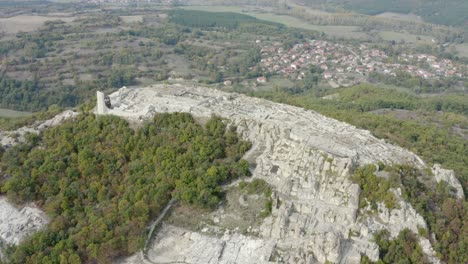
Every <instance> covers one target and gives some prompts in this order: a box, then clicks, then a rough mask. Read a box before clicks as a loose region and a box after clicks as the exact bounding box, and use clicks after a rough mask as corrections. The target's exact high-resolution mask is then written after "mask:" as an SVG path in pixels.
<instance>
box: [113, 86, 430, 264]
mask: <svg viewBox="0 0 468 264" xmlns="http://www.w3.org/2000/svg"><path fill="white" fill-rule="evenodd" d="M110 98H111V101H112V105H113V106H114V109H112V110H110V111H109V114H113V115H117V116H122V117H125V118H127V119H130V120H144V119H147V118H150V117H152V116H153V115H154V114H155V113H157V112H188V113H191V114H192V115H194V116H195V117H198V118H206V117H210V116H211V115H218V116H221V117H224V118H226V119H227V120H229V121H228V122H230V124H231V125H234V126H236V127H237V131H238V132H239V133H240V135H242V137H243V138H244V139H247V140H250V141H251V142H253V147H252V149H251V150H250V151H248V152H247V153H246V155H245V156H244V158H245V159H247V160H248V161H249V162H250V163H251V164H254V169H253V177H256V178H261V179H264V180H265V181H267V182H268V183H269V184H271V185H272V186H273V188H274V190H275V191H274V194H273V201H274V202H273V209H272V215H271V216H270V217H268V218H266V219H265V220H264V222H263V224H262V225H261V227H260V230H259V231H260V232H259V235H258V236H257V237H252V236H244V235H240V234H238V235H237V236H236V237H235V239H234V238H233V237H232V236H231V237H230V238H229V239H226V238H222V239H220V238H212V237H208V236H205V235H200V234H198V235H194V233H193V232H192V231H189V230H183V229H180V228H175V227H171V228H169V231H170V230H177V232H176V231H174V232H169V231H167V230H166V229H167V227H166V229H163V232H162V233H160V234H159V235H158V237H159V238H158V239H157V240H156V242H155V243H154V247H153V251H154V252H155V253H154V254H152V255H151V254H150V255H149V257H150V259H151V260H152V261H154V262H155V263H162V262H170V261H176V262H177V261H184V262H186V263H201V262H200V261H202V262H203V261H205V263H210V261H214V260H217V261H218V262H214V263H275V262H281V263H324V262H326V261H331V262H334V263H360V259H361V255H364V254H365V255H367V256H368V257H369V258H370V259H371V260H374V261H375V260H377V259H378V256H379V250H378V247H377V245H375V243H374V242H372V235H373V233H375V232H376V231H378V230H381V229H384V228H385V229H389V230H390V231H391V233H392V234H395V233H396V234H397V233H398V232H399V230H402V229H403V228H404V227H407V228H410V229H411V230H413V231H416V232H417V228H418V226H422V227H425V226H426V224H425V222H424V220H423V219H422V217H421V216H419V215H418V214H417V213H416V212H415V211H414V209H413V208H412V207H411V206H410V205H408V204H406V203H404V202H403V200H402V199H401V197H399V193H398V192H395V193H396V195H397V196H398V197H399V198H400V203H401V207H400V209H398V210H391V211H389V210H388V209H386V208H385V209H386V210H384V208H382V213H381V214H380V215H379V217H380V218H381V219H374V218H373V217H370V216H369V217H367V218H365V217H364V218H363V219H359V220H358V219H357V214H358V201H359V193H360V190H359V187H358V186H357V185H356V184H353V183H352V182H351V181H350V179H349V176H350V174H351V172H352V170H353V169H355V168H356V167H357V166H359V165H363V164H369V163H373V164H375V163H377V162H379V161H381V162H383V163H385V164H395V163H409V164H412V165H414V166H416V167H419V168H426V167H427V166H426V164H425V163H424V162H423V161H422V160H421V159H420V158H419V157H418V156H416V155H415V154H413V153H411V152H409V151H407V150H405V149H402V148H399V147H397V146H393V145H391V144H388V143H386V142H385V141H383V140H379V139H377V138H375V137H374V136H372V135H371V134H370V133H369V132H368V131H365V130H361V129H357V128H356V127H354V126H351V125H348V124H345V123H342V122H339V121H337V120H334V119H331V118H327V117H325V116H322V115H320V114H318V113H316V112H314V111H309V110H304V109H301V108H298V107H293V106H289V105H283V104H277V103H273V102H270V101H267V100H263V99H258V98H251V97H247V96H244V95H239V94H229V93H225V92H221V91H217V90H213V89H208V88H202V87H193V86H191V87H187V86H182V85H156V86H152V87H147V88H137V89H128V88H125V89H120V90H119V91H118V92H116V93H114V94H112V95H110ZM166 231H167V232H166ZM356 232H357V235H356V234H355V233H356ZM181 234H183V235H181ZM351 234H354V235H351ZM185 235H186V236H187V237H185V238H183V236H185ZM258 241H262V243H260V244H258ZM223 243H228V244H229V243H234V244H235V245H232V247H233V248H243V247H245V246H246V245H247V248H243V250H242V252H241V251H235V250H234V251H233V252H234V253H232V254H228V255H224V253H220V248H221V245H223ZM168 244H170V245H171V246H170V247H169V246H164V245H168ZM248 245H255V246H252V247H253V248H259V249H258V250H257V252H261V254H260V253H258V254H257V253H256V252H255V251H252V250H250V246H248ZM269 245H272V246H269ZM425 246H426V249H427V250H426V251H425V252H431V249H432V248H431V247H430V244H429V246H428V245H425ZM169 248H178V250H173V251H171V250H170V249H169ZM207 248H212V249H213V250H207ZM168 250H169V251H168ZM224 250H226V248H224ZM166 252H172V253H170V254H169V253H167V254H166ZM236 252H237V253H236ZM249 252H251V253H249ZM249 254H252V255H249ZM260 255H261V256H268V257H265V258H262V259H263V260H262V261H260V260H258V259H257V261H251V258H255V257H259V256H260ZM220 256H221V258H220ZM226 256H229V257H226ZM162 257H164V259H161V258H162ZM249 258H250V259H249ZM127 263H141V262H138V261H135V260H133V261H129V262H127Z"/></svg>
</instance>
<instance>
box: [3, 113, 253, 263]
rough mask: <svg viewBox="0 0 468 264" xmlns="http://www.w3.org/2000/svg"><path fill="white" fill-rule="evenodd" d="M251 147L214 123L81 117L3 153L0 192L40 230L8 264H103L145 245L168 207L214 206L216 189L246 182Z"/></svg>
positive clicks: (167, 117)
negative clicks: (43, 221) (40, 213)
mask: <svg viewBox="0 0 468 264" xmlns="http://www.w3.org/2000/svg"><path fill="white" fill-rule="evenodd" d="M249 148H250V143H248V142H245V141H242V140H240V139H239V138H238V136H237V134H236V132H235V128H234V127H229V128H227V127H226V125H225V124H224V123H223V120H222V119H220V118H217V117H213V118H212V119H210V120H209V121H208V122H207V123H206V125H205V126H204V127H202V126H200V125H198V124H197V123H196V122H195V121H194V119H193V118H192V116H190V115H189V114H183V113H176V114H158V115H156V116H155V117H154V119H153V120H152V121H151V122H149V123H147V124H145V125H144V126H143V127H141V128H138V129H136V130H133V129H132V128H130V126H129V123H128V122H126V121H124V120H123V119H120V118H117V117H112V116H99V117H96V116H94V115H93V114H86V113H84V114H81V115H80V116H79V117H77V118H76V119H75V120H71V121H67V122H66V123H64V124H62V125H60V126H58V127H55V128H52V129H49V130H47V131H45V132H44V133H43V134H41V135H40V136H36V135H30V136H29V137H28V142H27V143H25V144H22V145H19V146H17V147H14V148H13V149H10V150H8V151H6V152H5V153H3V155H2V159H1V166H2V171H4V172H5V173H6V174H7V175H9V177H7V178H4V179H2V180H1V192H2V193H5V194H7V195H8V197H9V199H10V200H11V201H13V202H16V203H24V202H28V201H35V202H36V204H37V205H39V206H40V207H41V208H42V209H43V210H44V211H45V212H46V213H47V214H48V215H49V217H50V219H51V221H50V223H49V225H48V227H47V228H46V229H45V230H42V231H40V232H38V233H36V234H34V235H32V236H31V237H30V238H28V239H27V240H26V241H24V243H22V244H21V245H20V246H18V247H15V248H12V249H10V250H9V252H8V255H9V257H10V260H11V262H12V263H22V264H23V263H94V262H100V263H108V262H110V260H111V259H113V258H115V257H118V256H125V255H128V254H131V253H134V252H136V251H137V250H139V249H140V248H141V246H142V243H143V241H144V238H145V235H146V234H145V229H146V226H147V225H148V224H149V222H150V221H151V220H152V219H154V218H155V216H157V215H158V213H159V212H160V211H161V210H162V209H163V208H164V207H165V205H166V204H167V203H168V201H169V200H170V199H171V198H175V199H177V200H178V201H179V202H181V203H185V204H188V205H192V206H196V207H213V206H216V205H218V203H219V201H220V199H221V197H222V196H221V188H220V184H221V183H224V182H227V181H230V180H232V179H236V178H239V177H242V176H244V175H247V174H248V173H249V170H248V169H249V165H248V163H247V162H246V161H244V160H241V157H242V155H243V153H244V152H245V151H246V150H247V149H249Z"/></svg>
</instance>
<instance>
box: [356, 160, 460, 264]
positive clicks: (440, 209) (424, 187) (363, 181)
mask: <svg viewBox="0 0 468 264" xmlns="http://www.w3.org/2000/svg"><path fill="white" fill-rule="evenodd" d="M379 170H381V171H384V172H385V173H386V174H387V178H380V177H377V176H375V173H376V168H375V167H374V166H373V165H369V166H365V167H362V168H359V169H358V170H357V171H356V172H355V174H354V175H353V177H352V179H353V180H354V181H355V182H356V183H358V184H359V186H360V187H361V189H362V192H361V195H360V197H359V198H360V207H361V208H363V207H365V206H366V205H367V203H370V204H371V205H374V204H376V203H377V202H384V203H385V205H386V206H387V207H388V208H389V209H392V208H395V197H394V195H393V193H392V192H390V191H389V189H390V188H400V189H401V191H402V196H403V198H404V199H405V200H406V201H407V202H409V203H410V204H411V205H412V206H413V208H414V209H415V210H416V211H417V212H418V213H419V214H420V215H421V216H422V217H423V218H424V219H425V221H426V222H427V225H428V230H425V229H423V228H422V229H421V230H420V232H419V233H420V235H423V236H425V237H426V238H428V239H429V240H430V241H431V243H432V244H433V245H434V249H435V250H436V251H437V252H438V257H439V258H440V259H441V260H442V261H444V262H446V263H466V262H467V261H468V254H467V252H466V246H467V245H468V238H467V237H468V226H467V225H466V221H465V220H466V218H467V217H468V210H467V209H468V203H467V202H466V201H465V200H460V199H458V200H457V199H456V198H455V197H454V191H453V190H451V188H450V187H449V186H448V185H447V183H445V182H440V183H439V184H436V183H435V181H434V179H431V178H430V177H431V176H432V175H430V173H429V172H424V171H420V170H418V169H416V168H413V167H411V166H408V165H394V166H386V167H385V166H384V165H383V164H381V165H380V166H379ZM374 209H377V208H376V206H374ZM430 234H431V235H430ZM432 234H433V235H434V236H432ZM375 239H376V242H377V244H378V245H379V248H380V250H381V255H380V257H381V258H382V260H383V263H400V261H403V260H404V259H406V260H405V261H409V262H407V263H421V262H418V261H416V260H417V259H418V258H420V257H421V251H420V248H419V246H418V245H417V240H415V235H414V234H411V232H409V231H408V230H405V231H402V233H400V235H399V236H398V238H396V239H395V240H392V241H389V237H388V233H385V232H382V233H380V234H376V237H375ZM402 253H404V254H402ZM422 259H423V258H422ZM423 263H424V262H423Z"/></svg>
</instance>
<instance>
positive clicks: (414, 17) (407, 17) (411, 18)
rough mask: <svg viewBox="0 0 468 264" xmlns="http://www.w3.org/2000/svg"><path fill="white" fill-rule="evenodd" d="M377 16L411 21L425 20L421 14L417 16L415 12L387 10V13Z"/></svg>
mask: <svg viewBox="0 0 468 264" xmlns="http://www.w3.org/2000/svg"><path fill="white" fill-rule="evenodd" d="M376 17H382V18H390V19H395V20H403V21H409V22H421V23H423V22H424V20H423V19H422V18H421V17H420V16H417V15H415V14H402V13H393V12H385V13H382V14H378V15H376Z"/></svg>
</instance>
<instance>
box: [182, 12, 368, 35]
mask: <svg viewBox="0 0 468 264" xmlns="http://www.w3.org/2000/svg"><path fill="white" fill-rule="evenodd" d="M183 8H184V9H188V10H198V11H207V12H234V13H242V14H245V15H250V16H253V17H255V18H257V19H261V20H265V21H270V22H276V23H281V24H284V25H286V26H288V27H295V28H301V29H307V30H316V31H319V32H323V33H325V34H327V35H329V36H331V37H341V38H351V39H367V38H369V36H368V35H367V34H366V33H364V32H360V28H359V27H356V26H321V25H313V24H310V23H308V22H307V21H304V20H302V19H299V18H295V17H292V16H287V15H278V14H274V13H266V12H255V11H247V10H245V9H243V8H241V7H231V6H186V7H183Z"/></svg>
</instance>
